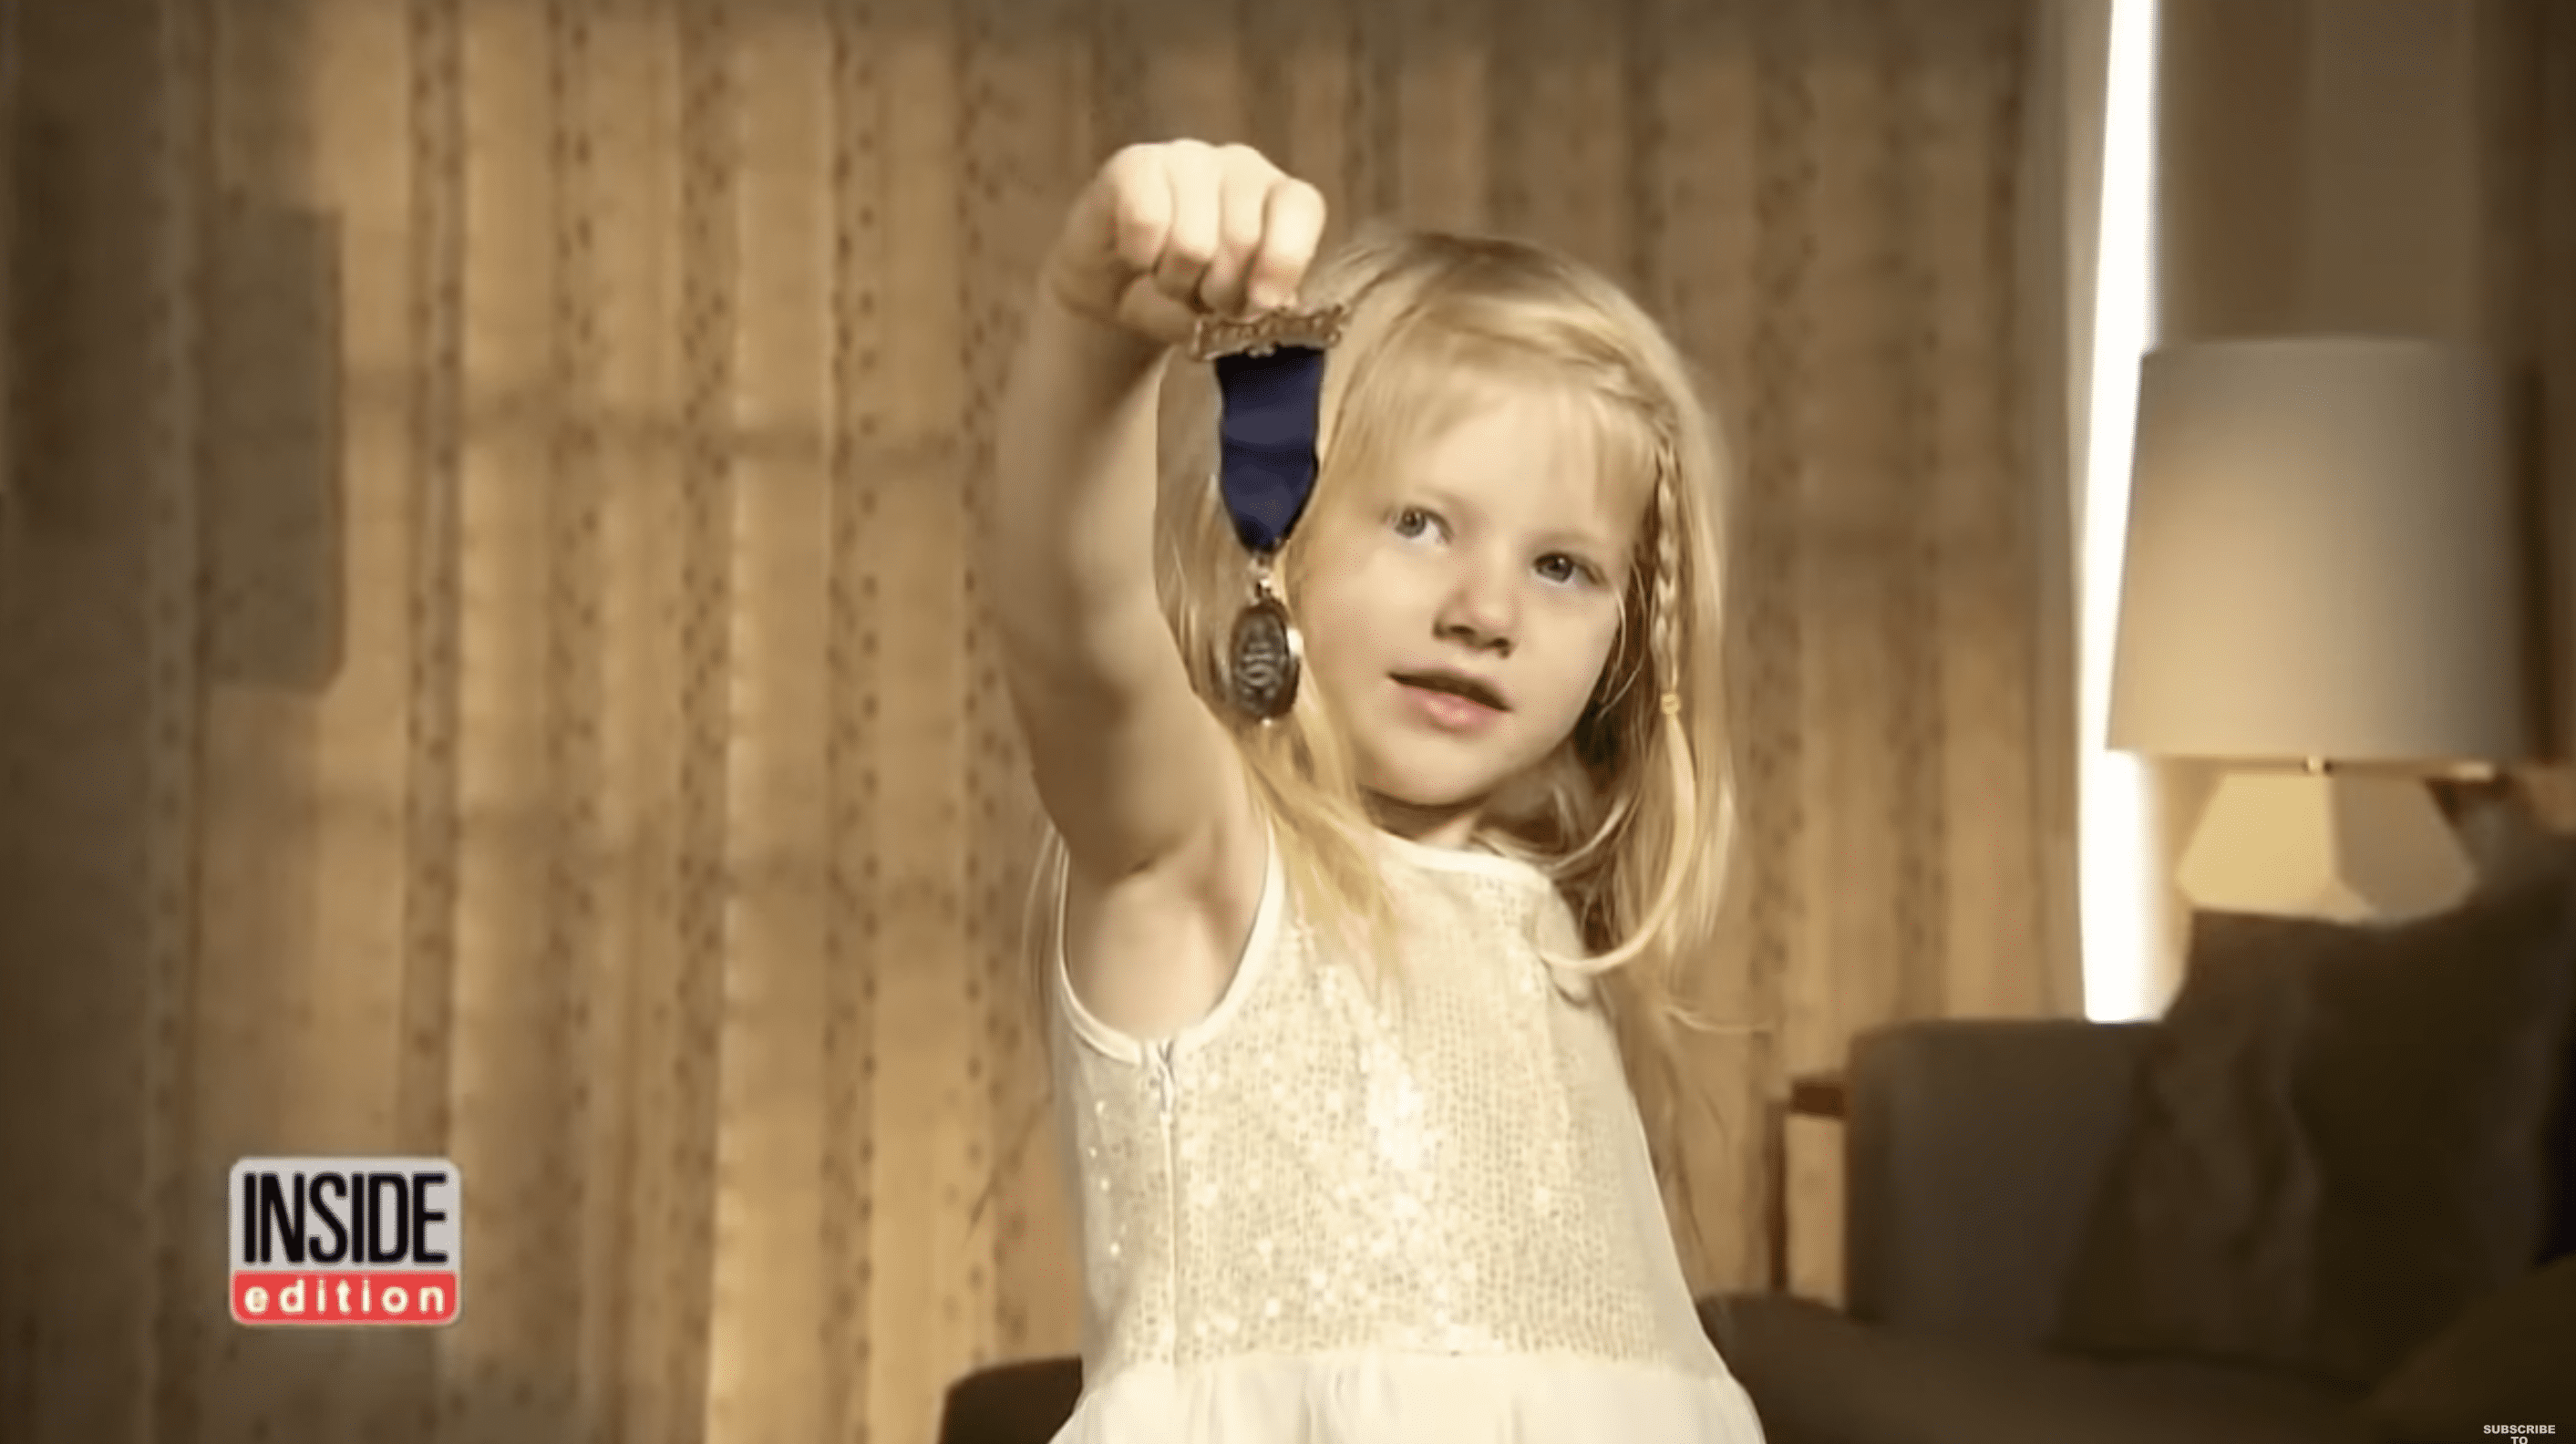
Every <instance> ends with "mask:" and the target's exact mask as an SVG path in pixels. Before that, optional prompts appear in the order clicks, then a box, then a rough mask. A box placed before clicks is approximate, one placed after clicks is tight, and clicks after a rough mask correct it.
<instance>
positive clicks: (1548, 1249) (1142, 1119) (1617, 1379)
mask: <svg viewBox="0 0 2576 1444" xmlns="http://www.w3.org/2000/svg"><path fill="white" fill-rule="evenodd" d="M1385 845H1386V873H1385V876H1386V878H1387V881H1388V885H1389V886H1390V887H1391V888H1393V889H1394V897H1395V900H1396V902H1397V905H1398V908H1399V916H1400V917H1401V918H1402V919H1403V920H1404V924H1405V927H1406V929H1407V939H1406V942H1407V951H1406V954H1405V956H1406V969H1407V978H1408V982H1407V983H1406V984H1405V988H1404V991H1403V993H1402V994H1401V996H1400V997H1399V998H1398V999H1396V1000H1394V1001H1392V1002H1381V1001H1379V1000H1377V999H1374V998H1372V997H1371V996H1370V995H1369V993H1368V992H1367V991H1365V990H1364V988H1363V987H1362V985H1361V983H1360V981H1359V979H1358V978H1356V977H1355V976H1354V975H1353V973H1352V972H1351V970H1350V969H1349V968H1347V967H1345V966H1342V965H1339V964H1337V963H1336V962H1335V961H1334V960H1333V959H1332V958H1331V957H1329V956H1327V955H1325V951H1324V950H1323V949H1322V948H1320V947H1319V946H1318V944H1317V941H1316V938H1315V935H1314V932H1313V930H1312V929H1311V928H1309V927H1307V926H1306V925H1304V923H1303V922H1301V921H1300V920H1299V919H1298V918H1297V917H1295V916H1293V915H1292V910H1291V909H1290V907H1289V902H1290V899H1289V896H1288V893H1287V891H1286V884H1285V877H1284V873H1283V870H1282V867H1281V865H1280V860H1279V854H1278V849H1277V847H1276V845H1275V842H1274V844H1273V846H1272V847H1271V849H1270V862H1269V866H1268V869H1267V876H1266V878H1265V881H1264V883H1263V886H1262V892H1261V901H1260V905H1259V909H1258V911H1257V913H1256V915H1255V920H1254V923H1253V926H1252V930H1251V936H1250V940H1249V942H1248V944H1247V946H1246V950H1245V954H1244V958H1243V960H1242V964H1241V966H1240V968H1239V970H1238V972H1237V975H1236V977H1235V979H1234V981H1233V983H1232V985H1231V987H1230V988H1229V989H1228V991H1227V993H1226V995H1225V997H1224V998H1223V999H1222V1000H1221V1001H1220V1002H1219V1003H1218V1004H1217V1006H1216V1007H1215V1008H1214V1009H1213V1010H1212V1011H1211V1012H1210V1014H1209V1015H1208V1016H1207V1017H1206V1018H1205V1019H1204V1020H1203V1021H1201V1022H1200V1023H1198V1024H1197V1025H1195V1026H1193V1027H1191V1028H1190V1029H1188V1030H1186V1031H1184V1032H1183V1033H1182V1034H1180V1035H1179V1036H1178V1037H1176V1038H1174V1039H1171V1040H1169V1041H1168V1042H1163V1043H1157V1044H1151V1045H1144V1044H1140V1043H1139V1042H1138V1041H1136V1040H1135V1039H1133V1038H1130V1037H1128V1036H1126V1035H1124V1034H1121V1033H1119V1032H1117V1031H1116V1030H1114V1029H1111V1028H1109V1027H1107V1026H1105V1025H1104V1024H1102V1023H1101V1022H1100V1021H1099V1020H1098V1019H1097V1018H1095V1017H1093V1016H1091V1015H1090V1014H1089V1013H1088V1012H1087V1011H1086V1010H1084V1009H1083V1007H1082V1006H1081V1004H1080V1003H1079V1001H1078V1000H1076V999H1075V997H1074V996H1073V993H1072V990H1071V988H1070V987H1069V986H1068V985H1067V982H1066V976H1065V971H1064V960H1063V957H1062V955H1061V952H1059V954H1058V956H1057V957H1056V958H1055V960H1054V966H1053V968H1052V970H1051V976H1052V979H1053V981H1052V984H1051V989H1050V991H1051V992H1052V994H1053V1002H1054V1005H1055V1006H1054V1008H1053V1009H1052V1013H1053V1016H1054V1018H1055V1020H1056V1023H1055V1043H1056V1047H1055V1050H1054V1051H1055V1055H1056V1059H1057V1063H1056V1068H1057V1075H1056V1082H1057V1088H1056V1097H1057V1100H1058V1115H1057V1116H1058V1123H1059V1126H1060V1127H1061V1128H1062V1129H1063V1133H1062V1135H1061V1136H1062V1140H1063V1142H1064V1145H1065V1148H1066V1153H1065V1156H1066V1158H1068V1159H1069V1160H1070V1161H1071V1163H1072V1166H1073V1173H1074V1177H1075V1179H1076V1185H1075V1187H1076V1194H1077V1196H1076V1198H1075V1199H1074V1210H1075V1217H1076V1219H1077V1226H1078V1228H1079V1234H1080V1238H1081V1241H1082V1247H1083V1261H1084V1282H1085V1290H1084V1292H1085V1306H1084V1325H1083V1346H1082V1354H1083V1365H1084V1384H1083V1394H1082V1398H1081V1401H1080V1403H1079V1404H1078V1405H1077V1407H1076V1408H1075V1411H1074V1414H1073V1416H1072V1418H1071V1420H1070V1421H1069V1422H1068V1423H1067V1424H1066V1426H1065V1427H1064V1429H1063V1430H1062V1431H1061V1432H1059V1433H1058V1435H1057V1436H1056V1438H1057V1444H1292V1441H1294V1444H1380V1441H1389V1444H1391V1441H1397V1440H1403V1441H1440V1444H1485V1441H1491V1444H1505V1441H1529V1444H1540V1441H1544V1444H1589V1441H1599V1444H1758V1441H1759V1440H1760V1439H1761V1437H1762V1434H1761V1427H1760V1425H1759V1423H1758V1422H1757V1420H1756V1418H1755V1414H1754V1410H1753V1406H1752V1403H1751V1401H1750V1400H1749V1399H1748V1398H1747V1397H1746V1395H1745V1393H1744V1391H1743V1389H1742V1387H1741V1386H1740V1385H1739V1384H1738V1383H1737V1382H1736V1380H1735V1378H1734V1376H1733V1375H1732V1374H1731V1373H1730V1372H1729V1370H1728V1369H1727V1367H1726V1365H1725V1363H1724V1362H1723V1361H1722V1360H1721V1359H1720V1357H1719V1356H1718V1353H1717V1351H1716V1350H1715V1348H1713V1347H1712V1346H1711V1345H1710V1343H1709V1340H1708V1337H1707V1334H1706V1333H1705V1332H1704V1331H1703V1329H1702V1328H1701V1326H1700V1323H1699V1319H1698V1317H1697V1314H1696V1312H1695V1310H1694V1308H1693V1305H1692V1300H1691V1297H1690V1293H1689V1289H1688V1286H1687V1285H1686V1283H1685V1282H1684V1280H1683V1277H1682V1272H1681V1265H1680V1260H1679V1258H1678V1256H1677V1254H1676V1252H1675V1250H1674V1247H1673V1241H1672V1235H1671V1232H1670V1226H1669V1224H1668V1222H1667V1219H1666V1214H1665V1211H1664V1207H1663V1202H1662V1198H1661V1196H1660V1195H1659V1194H1658V1192H1657V1191H1656V1187H1655V1183H1654V1176H1653V1171H1652V1168H1651V1165H1650V1163H1649V1161H1648V1156H1647V1152H1646V1144H1645V1135H1644V1131H1643V1129H1642V1127H1641V1125H1640V1123H1639V1121H1638V1113H1637V1108H1636V1104H1635V1101H1634V1099H1633V1097H1632V1095H1631V1094H1630V1092H1629V1090H1628V1086H1627V1082H1626V1078H1625V1076H1624V1075H1623V1073H1622V1072H1621V1070H1620V1067H1619V1058H1618V1051H1617V1046H1616V1044H1615V1042H1614V1041H1613V1038H1612V1035H1611V1033H1610V1030H1609V1026H1608V1023H1607V1021H1606V1020H1605V1019H1604V1018H1603V1017H1602V1016H1601V1014H1600V1013H1599V1012H1598V1010H1597V1009H1595V1008H1594V1007H1593V1006H1591V1005H1590V1004H1589V1003H1588V1001H1586V999H1587V998H1588V996H1589V993H1588V990H1587V989H1585V988H1584V987H1583V986H1582V984H1581V981H1580V980H1577V979H1568V980H1565V982H1564V984H1563V985H1562V986H1560V983H1559V980H1558V979H1556V978H1555V977H1554V976H1553V975H1552V974H1551V972H1550V970H1549V969H1548V967H1547V966H1546V964H1545V963H1544V962H1542V961H1541V960H1540V959H1539V957H1538V955H1537V953H1536V951H1535V950H1534V949H1533V947H1532V940H1533V939H1534V938H1535V939H1537V940H1539V941H1542V942H1544V943H1545V945H1546V946H1547V948H1548V950H1549V951H1551V952H1555V953H1557V954H1559V955H1560V956H1562V955H1565V954H1568V953H1572V952H1574V951H1576V950H1577V939H1576V930H1575V925H1574V920H1573V915H1572V912H1571V910H1570V909H1569V908H1568V907H1567V906H1566V905H1565V903H1564V901H1563V899H1562V898H1561V897H1560V896H1559V895H1558V893H1557V892H1556V889H1555V887H1554V885H1553V884H1552V883H1550V882H1549V881H1548V879H1547V878H1546V876H1545V875H1544V874H1542V873H1540V872H1539V871H1537V870H1536V869H1535V868H1532V867H1530V866H1528V865H1527V864H1525V863H1522V862H1519V861H1517V860H1515V859H1510V858H1506V857H1503V856H1500V855H1498V854H1495V853H1491V852H1485V851H1453V850H1448V849H1441V848H1434V847H1429V846H1425V845H1422V844H1418V843H1413V842H1410V841H1406V840H1404V839H1401V838H1397V837H1394V836H1392V835H1388V836H1386V837H1385ZM1055 905H1056V906H1057V907H1058V909H1059V910H1060V909H1061V908H1062V906H1063V895H1062V891H1061V880H1060V879H1059V886H1058V891H1057V893H1056V899H1055ZM1060 932H1061V930H1060V929H1059V934H1060Z"/></svg>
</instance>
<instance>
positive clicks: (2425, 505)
mask: <svg viewBox="0 0 2576 1444" xmlns="http://www.w3.org/2000/svg"><path fill="white" fill-rule="evenodd" d="M2136 446H2137V450H2136V466H2135V471H2134V474H2133V478H2132V481H2131V492H2130V506H2129V530H2128V537H2127V549H2126V553H2125V557H2124V561H2123V567H2122V575H2121V584H2120V613H2119V623H2118V631H2117V638H2116V641H2115V644H2114V646H2115V650H2114V653H2113V658H2112V676H2111V701H2110V736H2109V744H2110V746H2112V747H2113V748H2115V749H2117V750H2121V751H2127V752H2137V753H2142V754H2148V755H2154V756H2163V757H2182V758H2199V759H2205V760H2209V761H2213V762H2218V763H2221V764H2225V765H2226V766H2227V768H2228V770H2227V771H2226V772H2225V773H2224V775H2223V776H2222V779H2221V781H2220V782H2219V785H2218V787H2217V790H2216V791H2215V792H2214V793H2213V794H2212V795H2211V797H2210V801H2209V806H2208V810H2207V811H2206V813H2204V814H2203V816H2202V819H2201V821H2200V823H2199V825H2198V827H2197V828H2196V829H2195V831H2194V832H2193V835H2192V838H2191V841H2190V844H2189V845H2188V847H2187V848H2186V850H2185V852H2184V854H2183V856H2182V859H2181V861H2180V864H2179V866H2178V867H2177V868H2176V870H2175V881H2176V883H2177V884H2178V885H2179V886H2180V888H2181V890H2182V892H2183V893H2184V895H2185V896H2186V897H2188V898H2189V899H2190V900H2191V901H2192V902H2193V903H2194V904H2195V905H2197V906H2199V907H2202V908H2206V909H2213V910H2224V911H2236V912H2258V913H2271V914H2278V915H2291V916H2305V917H2324V918H2332V919H2335V920H2339V921H2387V922H2394V921H2400V920H2403V919H2405V918H2409V917H2416V916H2421V915H2423V914H2425V913H2429V912H2436V911H2440V910H2441V909H2443V908H2446V907H2449V906H2451V905H2453V904H2454V903H2456V902H2458V901H2459V900H2460V899H2461V898H2463V897H2464V896H2465V895H2466V894H2467V892H2468V891H2469V890H2470V889H2471V888H2472V887H2474V886H2475V884H2476V874H2475V870H2474V868H2473V867H2472V865H2471V863H2470V860H2469V856H2468V853H2467V851H2466V850H2465V849H2464V848H2463V847H2462V846H2461V844H2460V840H2459V838H2458V837H2457V836H2456V835H2455V834H2454V833H2453V832H2452V830H2451V828H2450V825H2449V823H2448V822H2447V821H2446V820H2445V818H2444V816H2443V814H2442V811H2441V809H2440V807H2439V806H2438V805H2437V804H2436V802H2435V800H2434V798H2433V796H2432V794H2431V792H2430V791H2429V789H2427V788H2426V786H2425V785H2424V779H2426V778H2427V777H2431V776H2439V775H2446V774H2448V775H2457V774H2460V773H2463V772H2468V773H2491V772H2492V771H2493V769H2494V768H2495V767H2496V766H2497V765H2499V764H2503V763H2507V762H2511V761H2513V760H2516V759H2520V758H2524V757H2527V756H2528V755H2530V753H2531V751H2532V749H2533V744H2534V740H2535V737H2536V735H2537V732H2538V730H2539V729H2538V727H2537V726H2536V724H2535V721H2534V719H2533V718H2532V716H2531V708H2530V703H2531V698H2532V696H2533V692H2532V691H2531V690H2530V689H2527V688H2526V686H2525V682H2526V671H2527V667H2528V660H2527V659H2528V657H2529V651H2528V648H2529V645H2530V635H2529V627H2530V625H2531V622H2530V618H2529V615H2528V611H2527V601H2526V598H2527V595H2528V593H2527V591H2526V587H2527V584H2528V581H2529V573H2528V569H2527V565H2526V560H2525V550H2524V547H2525V543H2524V536H2525V532H2524V527H2523V525H2522V514H2521V511H2520V503H2521V492H2520V489H2519V487H2518V485H2517V478H2516V474H2515V470H2514V446H2513V444H2512V417H2511V406H2510V403H2509V399H2508V395H2507V390H2506V382H2505V378H2504V376H2503V375H2502V373H2501V370H2500V368H2499V367H2498V366H2497V365H2496V364H2495V363H2494V362H2493V361H2492V360H2490V359H2489V358H2487V357H2484V356H2482V355H2480V354H2478V353H2476V352H2474V351H2470V350H2467V349H2464V348H2460V347H2455V346H2450V345H2444V344H2439V343H2435V342H2431V341H2422V340H2408V339H2387V338H2371V337H2346V336H2319V337H2284V338H2265V339H2249V340H2228V341H2214V342H2200V343H2193V344H2187V345H2175V346H2170V347H2165V348H2161V349H2158V350H2156V351H2154V352H2151V353H2150V354H2149V355H2148V356H2147V357H2146V358H2145V360H2144V363H2143V365H2142V368H2141V370H2140V373H2139V392H2138V414H2137V441H2136Z"/></svg>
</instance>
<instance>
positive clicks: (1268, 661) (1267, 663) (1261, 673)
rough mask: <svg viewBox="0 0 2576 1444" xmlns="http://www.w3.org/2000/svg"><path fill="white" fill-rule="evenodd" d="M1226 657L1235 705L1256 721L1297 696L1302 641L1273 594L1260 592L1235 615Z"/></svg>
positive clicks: (1283, 710) (1281, 710) (1272, 716)
mask: <svg viewBox="0 0 2576 1444" xmlns="http://www.w3.org/2000/svg"><path fill="white" fill-rule="evenodd" d="M1228 657H1229V658H1230V660H1231V666H1230V667H1229V669H1228V676H1227V678H1226V681H1227V685H1228V687H1229V688H1230V689H1231V691H1232V692H1233V697H1234V705H1235V708H1236V710H1238V711H1240V712H1242V713H1243V714H1244V715H1245V716H1247V717H1250V718H1252V719H1253V720H1255V721H1258V722H1270V721H1275V720H1277V719H1278V718H1281V717H1284V716H1286V715H1288V709H1289V707H1290V705H1291V704H1293V703H1295V702H1296V700H1297V678H1298V673H1299V672H1300V670H1301V669H1302V668H1303V665H1304V661H1305V647H1304V644H1303V642H1302V641H1301V640H1300V638H1299V637H1298V635H1297V627H1296V624H1295V623H1293V622H1291V621H1289V620H1288V609H1287V608H1285V607H1283V606H1281V605H1280V604H1279V600H1278V598H1276V597H1271V596H1263V597H1261V598H1259V599H1258V600H1256V601H1254V602H1253V603H1252V605H1250V606H1248V607H1245V608H1244V609H1243V611H1242V612H1241V614H1239V615H1237V616H1236V617H1235V619H1234V642H1233V647H1232V648H1231V650H1230V651H1229V652H1228Z"/></svg>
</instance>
